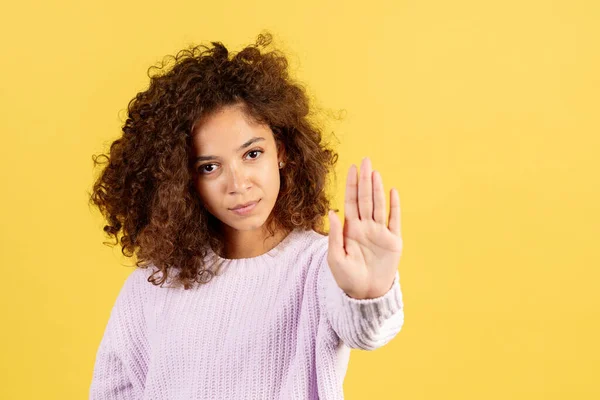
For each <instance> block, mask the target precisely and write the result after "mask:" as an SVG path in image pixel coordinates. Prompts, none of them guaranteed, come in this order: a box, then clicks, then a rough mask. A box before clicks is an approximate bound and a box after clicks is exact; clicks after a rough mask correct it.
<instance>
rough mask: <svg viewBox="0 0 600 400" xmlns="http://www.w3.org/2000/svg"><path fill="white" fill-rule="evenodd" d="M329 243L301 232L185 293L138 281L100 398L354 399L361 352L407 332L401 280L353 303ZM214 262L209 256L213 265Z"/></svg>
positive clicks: (101, 356) (126, 297)
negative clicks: (334, 268)
mask: <svg viewBox="0 0 600 400" xmlns="http://www.w3.org/2000/svg"><path fill="white" fill-rule="evenodd" d="M327 249H328V237H327V236H324V235H321V234H319V233H318V232H315V231H313V230H295V231H292V232H291V233H290V234H289V235H288V236H287V237H285V238H284V239H283V241H281V242H280V243H279V244H278V245H277V246H276V247H275V248H273V249H272V250H270V251H269V252H267V253H265V254H262V255H260V256H257V257H253V258H242V259H234V260H226V259H222V258H220V257H218V255H216V254H215V253H213V252H210V253H209V254H210V255H211V257H217V258H218V259H219V260H221V261H223V262H224V264H223V266H222V267H221V270H220V271H219V275H216V276H214V277H213V278H212V280H211V281H210V282H209V283H207V284H204V285H199V286H195V287H194V288H192V289H189V290H184V289H183V287H181V288H176V287H174V286H171V287H169V285H168V284H169V282H171V284H172V278H169V279H168V280H167V282H166V284H165V285H163V287H162V288H161V287H159V286H154V285H153V284H152V283H150V282H148V281H147V278H148V277H149V276H150V274H151V272H152V271H151V268H138V269H136V270H134V271H133V272H132V273H131V275H129V277H128V278H127V279H126V281H125V283H124V285H123V288H122V289H121V291H120V292H119V295H118V297H117V299H116V301H115V304H114V306H113V308H112V311H111V314H110V318H109V320H108V324H107V326H106V330H105V332H104V336H103V338H102V341H101V342H100V346H99V348H98V352H97V354H96V361H95V366H94V371H93V378H92V383H91V386H90V399H92V400H97V399H106V400H108V399H110V400H117V399H123V400H124V399H147V400H149V399H157V400H158V399H160V400H166V399H168V400H178V399H182V400H183V399H186V400H187V399H210V400H219V399H227V400H234V399H257V400H258V399H286V400H287V399H322V400H323V399H343V397H344V393H343V381H344V377H345V375H346V371H347V367H348V361H349V357H350V349H351V348H354V349H363V350H375V349H377V348H379V347H381V346H383V345H385V344H386V343H388V342H389V341H390V340H391V339H392V338H393V337H394V336H395V335H396V334H397V333H398V332H399V331H400V329H401V328H402V325H403V322H404V310H403V302H402V292H401V290H400V275H399V273H398V272H396V277H395V280H394V283H393V285H392V287H391V289H390V290H389V291H388V292H387V293H386V294H385V295H383V296H381V297H378V298H376V299H364V300H358V299H353V298H351V297H349V296H347V295H346V294H345V293H344V292H343V291H342V290H341V289H340V287H339V286H338V285H337V283H336V282H335V280H334V278H333V275H332V274H331V270H330V269H329V265H328V264H327ZM207 257H208V256H207Z"/></svg>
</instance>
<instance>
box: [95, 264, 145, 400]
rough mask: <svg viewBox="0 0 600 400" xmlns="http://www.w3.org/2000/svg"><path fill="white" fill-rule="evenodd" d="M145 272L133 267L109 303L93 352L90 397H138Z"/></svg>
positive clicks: (97, 399)
mask: <svg viewBox="0 0 600 400" xmlns="http://www.w3.org/2000/svg"><path fill="white" fill-rule="evenodd" d="M146 285H150V283H148V282H147V281H146V274H145V271H144V270H142V269H140V268H137V269H136V270H134V271H133V272H132V273H131V274H130V275H129V276H128V277H127V279H126V280H125V283H124V284H123V287H122V288H121V291H120V292H119V295H118V296H117V299H116V301H115V304H114V305H113V308H112V310H111V313H110V317H109V320H108V323H107V326H106V329H105V331H104V335H103V337H102V340H101V342H100V346H99V348H98V350H97V353H96V361H95V365H94V371H93V377H92V383H91V385H90V391H89V395H90V396H89V398H90V400H133V399H141V398H142V395H143V390H144V383H145V377H146V371H147V365H148V342H147V336H146V321H145V316H144V310H143V304H144V302H145V299H144V297H143V292H144V290H147V287H146Z"/></svg>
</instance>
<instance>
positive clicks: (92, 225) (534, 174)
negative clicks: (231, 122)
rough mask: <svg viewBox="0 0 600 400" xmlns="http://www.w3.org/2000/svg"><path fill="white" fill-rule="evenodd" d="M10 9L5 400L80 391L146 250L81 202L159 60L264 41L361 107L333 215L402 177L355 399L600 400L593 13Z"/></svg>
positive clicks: (575, 8) (309, 5)
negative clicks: (121, 237) (115, 236)
mask: <svg viewBox="0 0 600 400" xmlns="http://www.w3.org/2000/svg"><path fill="white" fill-rule="evenodd" d="M94 3H95V4H93V3H92V2H84V1H54V2H30V1H21V2H11V3H10V4H6V5H4V6H3V7H2V9H3V10H2V13H0V38H1V41H2V42H1V44H2V46H1V49H2V55H1V57H2V59H1V62H0V65H1V68H0V71H1V73H0V85H1V86H0V109H1V110H2V111H1V115H2V117H1V118H0V134H1V146H0V179H1V182H0V188H1V190H2V195H1V196H0V213H1V214H0V220H1V223H0V246H1V247H0V249H1V255H2V259H1V265H2V270H1V273H2V278H3V283H2V290H0V302H1V306H2V309H1V310H2V329H1V330H0V332H1V333H0V335H1V336H0V346H1V347H0V354H1V356H0V379H1V385H0V398H2V399H83V398H87V394H88V389H89V385H90V382H91V376H92V368H93V363H94V359H95V354H96V350H97V348H98V345H99V343H100V339H101V337H102V334H103V331H104V328H105V326H106V322H107V320H108V317H109V313H110V309H111V307H112V305H113V303H114V300H115V298H116V296H117V294H118V291H119V290H120V288H121V286H122V284H123V281H124V280H125V278H126V277H127V275H128V274H129V273H130V272H131V269H130V268H127V267H125V266H124V265H130V264H131V260H128V259H125V258H124V257H122V256H121V255H120V252H119V250H118V248H114V249H111V248H109V247H107V246H104V245H103V244H102V241H103V240H105V237H104V234H103V232H102V226H103V225H102V220H101V219H100V216H99V214H98V213H97V212H95V211H94V210H93V209H90V208H88V206H87V197H86V196H87V195H86V191H87V190H89V189H90V187H91V183H92V180H93V177H94V176H95V174H94V173H93V171H92V160H91V155H92V154H95V153H98V152H101V151H104V150H105V149H106V146H107V145H108V144H109V143H110V141H112V140H114V139H116V138H117V137H118V136H119V134H120V127H121V123H122V120H123V118H124V115H125V109H126V105H127V102H128V101H129V100H130V99H131V98H132V97H133V96H134V95H135V94H136V93H137V92H138V91H142V90H144V89H145V88H146V87H147V83H148V78H147V76H146V69H147V68H148V67H149V66H150V65H153V64H154V63H156V62H158V61H159V60H160V59H161V58H162V56H164V55H166V54H174V53H175V52H176V51H177V50H179V49H181V48H182V47H184V46H186V45H188V44H190V43H205V44H207V43H208V42H209V41H215V40H216V41H222V42H223V43H224V44H225V45H226V46H227V47H228V48H230V50H232V51H237V50H239V49H241V48H242V47H243V46H244V45H246V44H249V43H252V42H253V41H254V39H255V38H256V35H257V34H258V33H259V32H260V31H261V30H262V29H269V30H270V31H271V32H273V33H274V35H275V39H276V43H275V45H276V46H277V47H278V48H280V49H282V50H284V51H285V52H286V53H287V54H288V56H289V57H290V62H291V70H292V73H293V75H295V76H296V77H297V78H298V79H300V80H301V81H302V82H304V83H306V84H307V87H308V88H309V91H310V93H311V94H312V95H314V97H315V100H316V103H315V104H317V105H319V106H320V107H323V108H325V109H332V110H338V109H343V110H345V111H346V113H347V114H346V118H345V119H344V120H342V121H335V122H333V123H332V124H331V126H330V129H331V130H333V131H335V133H336V135H337V137H338V138H339V139H340V141H341V144H340V145H339V147H338V148H337V149H338V151H339V152H340V160H339V167H338V170H337V173H338V182H337V187H336V189H335V192H336V200H335V205H336V206H338V207H340V208H342V209H343V190H344V188H343V184H344V180H345V174H346V172H347V169H348V167H349V166H350V164H352V163H360V160H361V159H362V157H363V156H369V157H371V160H372V162H373V167H374V168H376V169H378V170H380V171H381V174H382V176H383V181H384V184H385V186H386V190H388V191H389V189H390V188H391V187H397V188H398V189H399V192H400V197H401V205H402V233H403V238H404V245H405V249H404V254H403V258H402V260H401V262H400V265H399V268H400V272H401V283H402V288H403V293H404V300H405V318H406V319H405V325H404V327H403V330H402V331H401V332H400V333H399V334H398V336H397V337H396V338H395V339H394V340H393V341H392V342H390V343H389V344H388V345H386V346H384V347H383V348H381V349H379V350H376V351H374V352H362V351H353V352H352V356H351V360H350V366H349V370H348V374H347V376H346V380H345V385H344V389H345V394H346V398H347V399H350V400H352V399H411V400H417V399H488V400H489V399H567V398H568V399H597V398H600V384H599V383H598V378H599V374H600V346H599V344H598V338H600V318H599V317H600V311H599V310H600V295H599V294H598V293H599V290H598V285H599V278H600V272H599V267H600V256H599V248H600V246H599V245H598V239H599V236H600V222H599V219H600V218H599V217H600V212H599V207H600V184H599V181H600V166H599V162H598V155H599V154H600V135H599V134H600V131H599V128H600V122H599V113H598V112H599V110H600V109H599V105H600V101H599V93H600V78H599V76H600V74H599V71H600V51H599V47H598V43H599V39H600V24H599V23H598V21H599V20H600V2H598V1H595V0H590V1H575V0H561V1H558V0H557V1H550V0H538V1H533V0H526V1H523V0H508V1H475V0H472V1H467V0H455V1H441V0H438V1H431V0H430V1H427V0H419V1H417V0H414V1H377V0H375V1H368V2H354V3H352V4H350V2H347V1H325V2H324V1H317V0H310V1H302V2H289V4H288V2H282V1H261V2H254V1H245V2H241V1H240V2H232V1H214V2H205V1H188V2H180V1H168V2H164V1H161V2H158V1H148V0H145V1H125V2H123V1H114V0H110V1H102V2H94Z"/></svg>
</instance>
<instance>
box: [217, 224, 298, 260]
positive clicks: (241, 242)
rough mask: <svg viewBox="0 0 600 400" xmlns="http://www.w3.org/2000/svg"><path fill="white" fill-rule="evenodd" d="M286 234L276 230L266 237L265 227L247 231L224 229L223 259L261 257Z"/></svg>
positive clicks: (283, 231) (281, 230)
mask: <svg viewBox="0 0 600 400" xmlns="http://www.w3.org/2000/svg"><path fill="white" fill-rule="evenodd" d="M288 233H289V231H285V230H283V229H276V230H275V233H274V235H273V236H268V235H269V232H268V231H267V229H266V227H265V225H263V226H261V227H260V228H258V229H255V230H249V231H239V230H236V229H233V228H231V227H225V228H224V232H223V237H224V241H225V249H224V253H225V254H224V255H223V258H229V259H236V258H252V257H257V256H260V255H263V254H265V253H267V252H268V251H270V250H271V249H273V248H274V247H276V246H277V245H278V244H279V243H280V242H281V241H282V240H283V239H284V238H285V237H286V236H287V235H288ZM267 236H268V237H267Z"/></svg>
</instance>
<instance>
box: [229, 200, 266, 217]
mask: <svg viewBox="0 0 600 400" xmlns="http://www.w3.org/2000/svg"><path fill="white" fill-rule="evenodd" d="M259 202H260V199H259V200H257V201H251V202H249V203H245V204H242V205H238V206H236V207H235V208H230V209H229V210H230V211H233V212H234V213H236V214H237V215H242V216H243V215H249V214H251V213H252V212H253V210H254V209H255V208H256V206H257V204H258V203H259Z"/></svg>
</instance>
